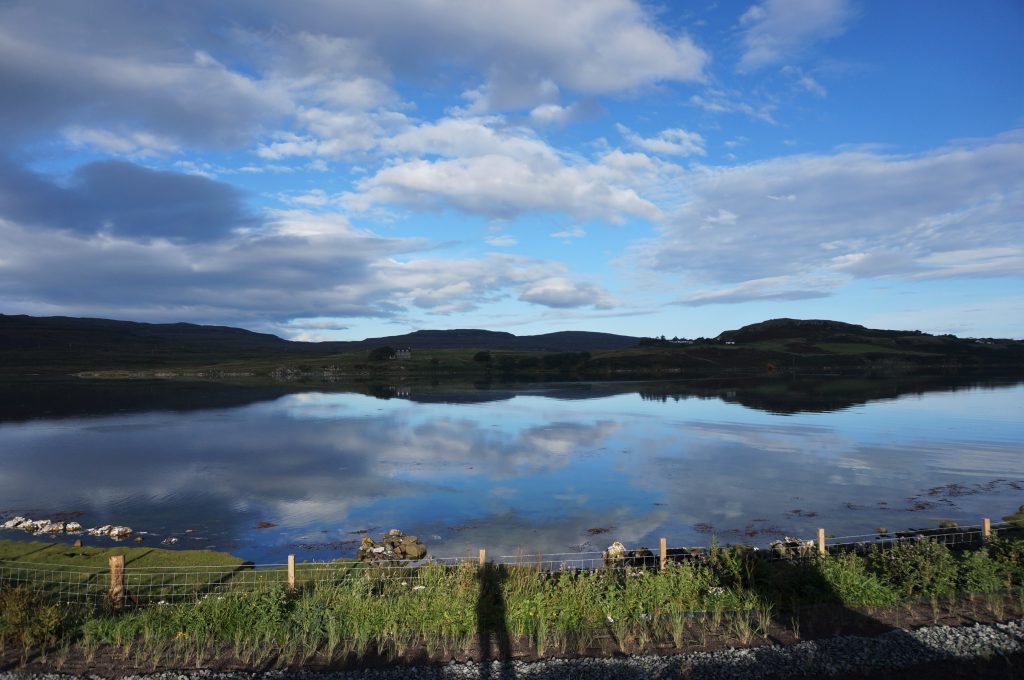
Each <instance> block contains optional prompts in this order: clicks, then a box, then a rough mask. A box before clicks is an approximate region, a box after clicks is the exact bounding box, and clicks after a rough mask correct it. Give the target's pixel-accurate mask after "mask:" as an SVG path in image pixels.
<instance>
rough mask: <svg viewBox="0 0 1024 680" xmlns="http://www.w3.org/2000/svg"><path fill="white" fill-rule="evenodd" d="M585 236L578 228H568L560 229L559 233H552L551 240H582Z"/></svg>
mask: <svg viewBox="0 0 1024 680" xmlns="http://www.w3.org/2000/svg"><path fill="white" fill-rule="evenodd" d="M586 235H587V232H585V231H584V230H583V229H582V228H580V227H569V228H568V229H562V230H561V231H556V232H552V234H551V238H560V239H563V240H566V241H569V240H571V239H574V238H583V237H584V236H586Z"/></svg>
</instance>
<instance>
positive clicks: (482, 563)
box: [480, 548, 487, 569]
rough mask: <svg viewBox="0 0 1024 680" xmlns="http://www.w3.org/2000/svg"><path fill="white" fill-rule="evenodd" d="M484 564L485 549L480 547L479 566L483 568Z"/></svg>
mask: <svg viewBox="0 0 1024 680" xmlns="http://www.w3.org/2000/svg"><path fill="white" fill-rule="evenodd" d="M485 564H487V550H486V549H484V548H480V568H481V569H483V568H484V565H485Z"/></svg>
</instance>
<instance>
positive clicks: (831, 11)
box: [739, 0, 853, 71]
mask: <svg viewBox="0 0 1024 680" xmlns="http://www.w3.org/2000/svg"><path fill="white" fill-rule="evenodd" d="M852 16H853V6H852V5H851V3H850V2H849V0H765V1H764V2H762V3H760V4H757V5H752V6H751V7H750V8H749V9H748V10H747V11H746V12H744V13H743V15H742V16H741V17H740V26H742V27H743V48H744V51H743V56H742V57H740V62H739V70H740V71H755V70H757V69H760V68H763V67H765V66H768V65H770V64H775V63H778V62H780V61H782V60H784V59H786V58H789V57H791V56H794V55H796V54H799V52H801V51H802V50H804V49H806V48H807V47H808V46H810V45H813V44H814V43H816V42H819V41H821V40H826V39H828V38H832V37H835V36H837V35H840V34H841V33H842V32H843V31H844V30H845V29H846V24H847V22H848V21H849V20H850V19H851V17H852Z"/></svg>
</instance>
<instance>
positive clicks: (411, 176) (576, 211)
mask: <svg viewBox="0 0 1024 680" xmlns="http://www.w3.org/2000/svg"><path fill="white" fill-rule="evenodd" d="M382 148H384V149H385V150H386V151H390V152H392V153H396V154H401V155H404V156H405V157H406V159H405V160H400V161H395V162H393V163H392V164H390V165H388V166H386V167H384V168H382V169H381V170H379V171H378V172H377V173H375V174H374V175H372V176H370V177H367V178H365V179H362V180H360V181H358V182H357V183H356V189H357V191H356V192H350V193H348V194H346V195H344V196H343V197H342V198H341V201H342V204H343V205H344V206H346V207H347V208H349V209H352V210H357V211H363V210H369V209H371V208H372V207H373V206H375V205H400V206H405V207H408V208H413V209H417V210H440V209H443V208H447V207H453V208H456V209H458V210H462V211H464V212H468V213H473V214H479V215H484V216H488V217H494V218H504V219H508V218H513V217H516V216H518V215H521V214H523V213H527V212H566V213H570V214H572V215H575V216H578V217H581V218H584V219H601V220H610V221H613V222H621V221H623V220H624V219H625V218H626V217H627V216H635V217H642V218H645V219H658V218H659V217H660V216H661V210H660V209H659V208H658V207H657V206H656V205H655V203H653V202H652V201H651V200H648V199H647V198H645V197H644V196H643V195H642V194H643V193H645V192H646V191H647V190H648V189H651V190H656V186H657V183H658V181H657V180H658V178H660V177H662V176H663V175H668V174H671V172H672V168H670V167H669V166H668V165H666V164H662V163H658V162H656V161H654V160H652V159H650V158H648V157H647V156H645V155H643V154H623V153H621V152H618V151H613V152H609V153H607V154H605V155H604V156H603V157H601V158H600V159H598V160H597V161H588V160H585V159H581V158H578V157H566V156H563V155H562V154H559V153H558V152H557V151H556V150H555V149H554V148H552V147H551V146H549V145H548V144H546V143H545V142H544V141H542V140H540V139H539V138H537V137H536V136H534V135H533V133H532V132H531V131H529V130H525V129H522V128H514V127H507V126H504V127H503V126H502V120H501V119H500V118H470V119H453V118H449V119H444V120H441V121H438V122H437V123H425V124H421V125H418V126H413V127H410V128H408V129H407V130H405V131H403V132H401V133H398V134H396V135H394V136H393V137H391V138H389V139H388V140H386V141H385V142H383V143H382ZM421 156H435V157H436V156H440V157H441V158H438V159H436V160H434V159H431V160H427V159H424V158H422V157H421Z"/></svg>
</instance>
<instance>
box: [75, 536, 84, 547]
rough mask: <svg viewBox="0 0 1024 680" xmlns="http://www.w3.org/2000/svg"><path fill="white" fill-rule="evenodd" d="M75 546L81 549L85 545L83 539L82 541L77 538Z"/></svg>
mask: <svg viewBox="0 0 1024 680" xmlns="http://www.w3.org/2000/svg"><path fill="white" fill-rule="evenodd" d="M74 545H75V547H76V548H81V547H82V545H83V543H82V539H80V538H76V539H75V543H74Z"/></svg>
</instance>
